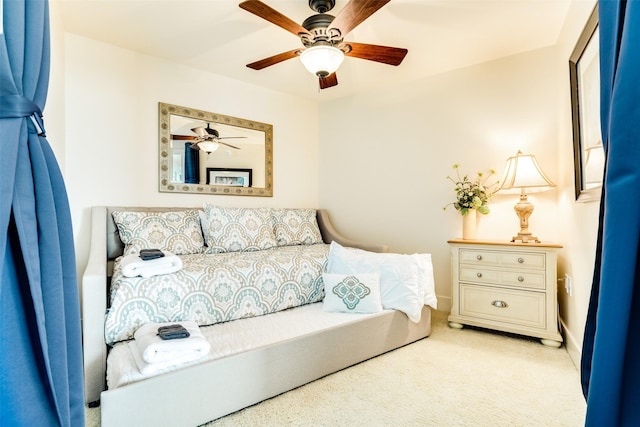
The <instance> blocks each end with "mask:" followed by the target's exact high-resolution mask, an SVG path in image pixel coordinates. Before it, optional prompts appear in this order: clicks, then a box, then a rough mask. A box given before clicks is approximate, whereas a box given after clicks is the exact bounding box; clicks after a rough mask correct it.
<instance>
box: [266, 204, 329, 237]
mask: <svg viewBox="0 0 640 427" xmlns="http://www.w3.org/2000/svg"><path fill="white" fill-rule="evenodd" d="M272 211H273V222H274V224H273V229H274V232H275V235H276V241H277V242H278V246H291V245H314V244H316V243H324V242H323V241H322V235H321V234H320V229H319V228H318V221H317V220H316V210H315V209H281V208H277V209H273V210H272Z"/></svg>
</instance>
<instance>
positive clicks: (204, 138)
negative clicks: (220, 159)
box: [171, 123, 246, 154]
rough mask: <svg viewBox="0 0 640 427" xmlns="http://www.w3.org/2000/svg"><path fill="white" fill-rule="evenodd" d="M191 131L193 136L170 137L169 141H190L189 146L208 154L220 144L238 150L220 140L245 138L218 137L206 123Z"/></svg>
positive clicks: (238, 148) (215, 131)
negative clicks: (205, 125)
mask: <svg viewBox="0 0 640 427" xmlns="http://www.w3.org/2000/svg"><path fill="white" fill-rule="evenodd" d="M191 131H192V132H193V133H195V135H171V139H173V140H175V141H191V142H190V144H191V146H196V147H198V148H199V149H200V150H202V151H206V152H207V154H210V153H213V152H214V151H216V150H217V149H218V148H219V147H220V144H222V145H226V146H227V147H230V148H235V149H236V150H240V147H236V146H235V145H231V144H228V143H226V142H223V141H221V139H233V138H246V136H220V133H219V132H218V131H217V130H215V129H213V128H212V127H211V126H209V123H207V127H204V126H199V127H195V128H192V129H191Z"/></svg>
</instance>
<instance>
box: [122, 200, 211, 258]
mask: <svg viewBox="0 0 640 427" xmlns="http://www.w3.org/2000/svg"><path fill="white" fill-rule="evenodd" d="M113 220H114V221H115V223H116V225H117V226H118V233H119V234H120V240H122V243H124V245H125V247H124V255H131V254H137V253H139V252H140V249H153V248H155V249H161V250H163V251H168V252H171V253H173V254H175V255H187V254H197V253H201V252H202V249H203V247H204V238H203V236H202V230H201V228H200V219H199V218H198V212H197V211H196V210H185V211H175V212H125V211H114V212H113Z"/></svg>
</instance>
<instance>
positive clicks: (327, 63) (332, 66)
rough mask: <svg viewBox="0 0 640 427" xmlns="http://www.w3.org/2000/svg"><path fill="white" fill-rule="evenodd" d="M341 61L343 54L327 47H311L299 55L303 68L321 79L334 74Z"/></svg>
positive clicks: (338, 50) (331, 47) (336, 49)
mask: <svg viewBox="0 0 640 427" xmlns="http://www.w3.org/2000/svg"><path fill="white" fill-rule="evenodd" d="M343 60H344V52H342V51H341V50H340V49H338V48H336V47H333V46H328V45H321V46H312V47H309V48H307V49H305V50H304V51H303V52H302V53H301V54H300V61H302V64H303V65H304V66H305V68H306V69H307V70H309V72H310V73H311V74H313V75H314V76H318V77H320V78H321V79H322V78H325V77H327V76H328V75H330V74H333V73H335V72H336V71H337V70H338V68H339V67H340V64H342V61H343Z"/></svg>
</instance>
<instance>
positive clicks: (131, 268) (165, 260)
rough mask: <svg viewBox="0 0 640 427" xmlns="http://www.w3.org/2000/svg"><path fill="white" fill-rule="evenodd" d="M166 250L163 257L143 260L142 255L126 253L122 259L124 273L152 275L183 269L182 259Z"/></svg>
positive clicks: (129, 274)
mask: <svg viewBox="0 0 640 427" xmlns="http://www.w3.org/2000/svg"><path fill="white" fill-rule="evenodd" d="M163 252H164V256H163V257H162V258H156V259H150V260H147V261H143V260H142V259H140V256H138V255H136V254H133V255H126V256H124V257H122V259H121V260H120V265H121V266H122V274H124V275H125V276H126V277H136V276H142V277H151V276H157V275H160V274H169V273H173V272H175V271H178V270H180V269H182V260H181V259H180V257H178V256H177V255H174V254H172V253H171V252H165V251H163Z"/></svg>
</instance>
